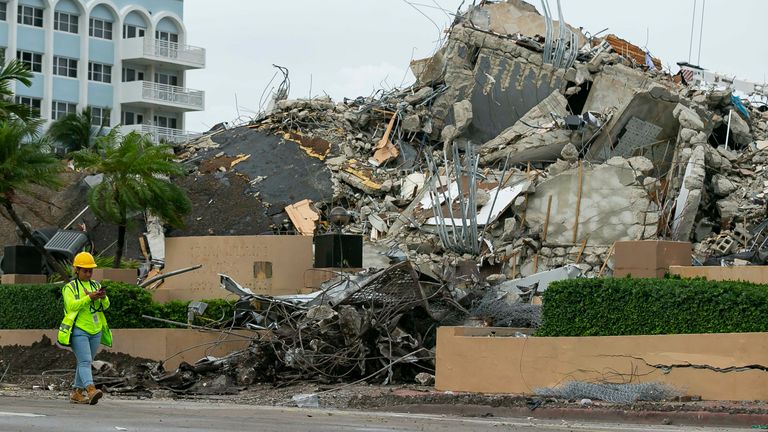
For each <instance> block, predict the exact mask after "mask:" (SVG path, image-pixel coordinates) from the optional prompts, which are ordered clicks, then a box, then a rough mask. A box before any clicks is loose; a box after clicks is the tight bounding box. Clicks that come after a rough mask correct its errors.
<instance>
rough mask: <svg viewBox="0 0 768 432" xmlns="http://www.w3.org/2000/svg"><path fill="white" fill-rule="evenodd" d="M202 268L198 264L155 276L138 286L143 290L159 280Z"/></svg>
mask: <svg viewBox="0 0 768 432" xmlns="http://www.w3.org/2000/svg"><path fill="white" fill-rule="evenodd" d="M202 266H203V265H202V264H198V265H196V266H192V267H186V268H183V269H179V270H174V271H172V272H168V273H165V274H161V275H157V276H155V277H153V278H151V279H147V280H145V281H144V282H142V283H140V284H139V286H140V287H142V288H145V287H147V286H149V285H152V284H153V283H155V282H157V281H161V280H163V279H165V278H169V277H171V276H176V275H180V274H182V273H186V272H190V271H192V270H197V269H199V268H200V267H202Z"/></svg>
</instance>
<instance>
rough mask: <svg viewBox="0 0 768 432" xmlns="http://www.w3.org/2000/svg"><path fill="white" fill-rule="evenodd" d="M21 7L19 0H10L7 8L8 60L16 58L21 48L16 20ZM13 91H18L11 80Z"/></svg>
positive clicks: (6, 55) (14, 82)
mask: <svg viewBox="0 0 768 432" xmlns="http://www.w3.org/2000/svg"><path fill="white" fill-rule="evenodd" d="M18 7H19V1H18V0H10V1H9V2H8V9H6V13H5V16H6V18H5V19H6V20H7V22H8V49H7V50H6V52H5V58H6V59H7V60H10V59H15V58H16V51H17V50H18V49H19V44H18V35H19V32H18V30H19V24H18V22H17V21H16V10H17V9H18ZM11 91H12V92H14V93H16V81H15V80H14V81H11Z"/></svg>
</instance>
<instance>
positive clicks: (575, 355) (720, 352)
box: [435, 327, 768, 401]
mask: <svg viewBox="0 0 768 432" xmlns="http://www.w3.org/2000/svg"><path fill="white" fill-rule="evenodd" d="M511 330H514V329H505V328H468V327H441V328H440V329H438V335H437V373H436V385H435V387H436V388H437V389H438V390H442V391H448V390H450V391H462V392H479V393H512V394H532V393H533V389H535V388H538V387H554V386H557V385H558V384H562V383H564V382H566V381H570V380H578V381H590V382H597V381H602V380H605V379H606V377H614V378H615V379H617V380H621V379H624V380H629V379H630V378H631V380H632V382H664V383H667V384H670V385H672V386H674V387H676V388H678V389H680V390H682V391H683V392H684V393H686V394H687V395H691V396H694V395H695V396H701V397H702V398H703V399H706V400H735V401H742V400H768V373H766V372H765V371H764V370H760V368H759V367H754V366H752V365H758V366H760V365H761V366H762V367H763V368H764V367H765V366H766V365H768V333H725V334H691V335H658V336H608V337H551V338H550V337H529V338H522V337H514V331H511ZM615 382H627V381H615Z"/></svg>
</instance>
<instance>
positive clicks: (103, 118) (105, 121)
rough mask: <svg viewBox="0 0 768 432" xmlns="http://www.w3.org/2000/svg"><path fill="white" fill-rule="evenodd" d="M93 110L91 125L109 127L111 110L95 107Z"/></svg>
mask: <svg viewBox="0 0 768 432" xmlns="http://www.w3.org/2000/svg"><path fill="white" fill-rule="evenodd" d="M90 108H91V124H92V125H93V126H109V108H104V107H95V106H92V107H90Z"/></svg>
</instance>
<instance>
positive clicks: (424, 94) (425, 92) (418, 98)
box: [404, 87, 435, 105]
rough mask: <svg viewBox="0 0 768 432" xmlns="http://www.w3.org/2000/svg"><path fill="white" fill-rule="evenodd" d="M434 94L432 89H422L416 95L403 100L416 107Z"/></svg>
mask: <svg viewBox="0 0 768 432" xmlns="http://www.w3.org/2000/svg"><path fill="white" fill-rule="evenodd" d="M434 92H435V90H434V89H432V87H422V88H420V89H419V90H418V91H417V92H416V93H413V94H410V95H408V96H406V97H405V99H404V100H405V101H406V102H408V103H409V104H411V105H416V104H418V103H419V102H422V101H423V100H424V99H426V98H428V97H430V96H432V93H434Z"/></svg>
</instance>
